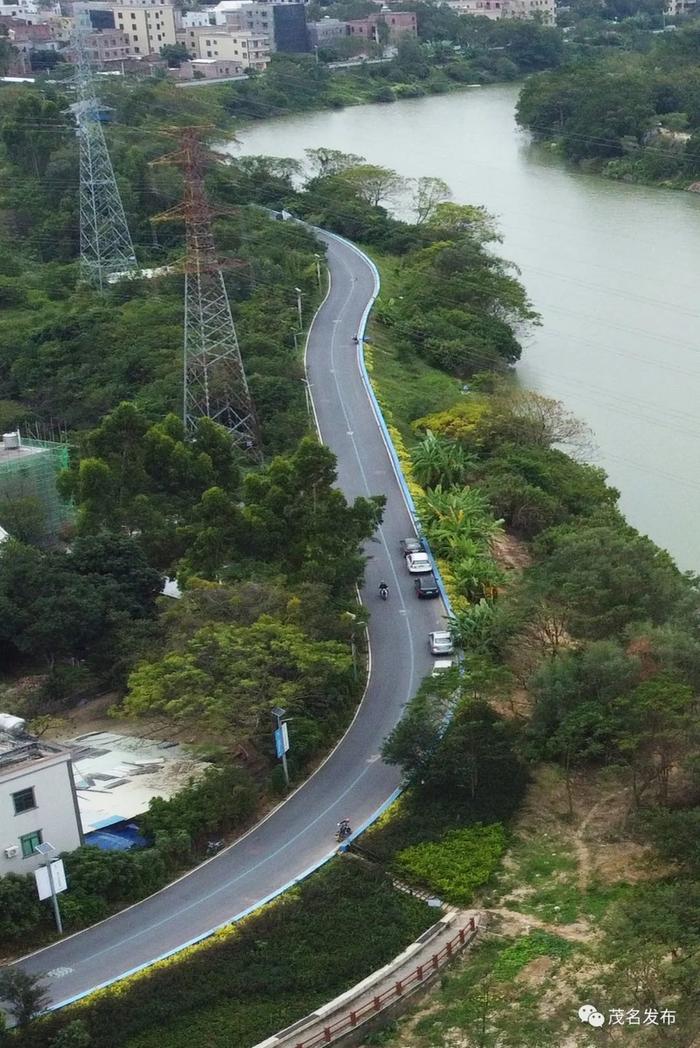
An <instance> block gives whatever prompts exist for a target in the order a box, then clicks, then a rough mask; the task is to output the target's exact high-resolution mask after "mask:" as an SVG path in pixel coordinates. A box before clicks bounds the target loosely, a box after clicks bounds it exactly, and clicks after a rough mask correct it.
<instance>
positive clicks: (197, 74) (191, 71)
mask: <svg viewBox="0 0 700 1048" xmlns="http://www.w3.org/2000/svg"><path fill="white" fill-rule="evenodd" d="M168 72H169V74H170V76H172V77H174V78H175V79H176V80H226V79H227V78H229V77H232V76H241V75H242V74H243V66H242V65H241V64H240V63H239V62H232V61H230V59H227V58H191V59H190V60H189V61H187V62H181V63H180V65H179V67H178V68H177V69H170V70H169V71H168ZM164 595H165V596H166V597H170V596H174V594H173V593H165V591H164Z"/></svg>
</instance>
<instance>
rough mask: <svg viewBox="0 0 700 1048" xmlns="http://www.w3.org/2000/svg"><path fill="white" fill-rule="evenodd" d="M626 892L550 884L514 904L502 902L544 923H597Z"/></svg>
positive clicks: (615, 887)
mask: <svg viewBox="0 0 700 1048" xmlns="http://www.w3.org/2000/svg"><path fill="white" fill-rule="evenodd" d="M629 890H630V889H629V885H627V884H615V885H612V886H607V887H602V886H600V887H599V886H593V887H590V888H586V889H584V890H581V889H579V888H578V887H577V886H576V885H575V884H553V885H548V886H547V887H545V888H541V889H539V890H538V891H535V892H533V893H532V894H531V895H528V896H526V897H525V898H523V899H519V900H518V901H517V902H512V903H509V902H508V901H507V900H506V902H505V905H506V906H507V907H508V909H512V910H517V911H519V912H520V913H531V914H532V915H533V916H534V917H539V918H540V920H543V921H546V922H547V924H573V923H574V922H575V921H578V920H581V919H582V918H583V919H586V918H592V919H593V921H598V920H600V918H601V917H602V916H603V915H604V914H605V912H606V911H607V909H608V907H609V906H610V905H611V903H613V902H616V901H617V900H618V899H620V898H623V897H624V895H626V894H627V893H628V891H629Z"/></svg>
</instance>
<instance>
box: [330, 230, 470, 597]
mask: <svg viewBox="0 0 700 1048" xmlns="http://www.w3.org/2000/svg"><path fill="white" fill-rule="evenodd" d="M322 232H323V233H324V235H325V236H328V237H331V238H332V239H333V240H338V241H339V242H340V243H341V244H345V245H346V247H349V248H351V249H352V250H353V251H355V253H356V254H358V255H359V256H360V257H361V258H363V259H364V261H365V262H366V263H367V265H368V266H369V268H370V269H371V271H372V274H373V276H374V292H373V294H372V298H371V299H370V300H369V302H368V303H367V305H366V306H365V310H364V313H363V314H362V318H361V320H360V327H359V329H358V332H357V339H358V345H357V359H358V362H359V365H360V373H361V375H362V382H363V384H364V387H365V391H366V392H367V396H368V397H369V400H370V403H371V404H372V409H373V411H374V414H375V417H376V419H377V423H378V425H379V429H380V430H381V434H382V438H383V440H384V443H385V445H386V449H387V451H388V452H389V458H390V459H391V465H392V467H393V470H394V473H395V475H396V479H397V481H398V483H399V487H400V488H401V492H402V494H403V497H404V501H405V503H406V505H407V506H408V511H409V513H410V514H411V517H412V518H413V525H414V528H415V530H416V534H420V537H421V540H422V541H423V543H424V544H425V546H426V547H427V550H428V553H429V554H430V559H431V561H432V564H433V574H434V575H435V581H436V582H437V584H438V588H439V590H440V596H441V597H442V602H443V604H444V605H445V609H446V610H447V614H448V615H454V612H453V611H452V605H451V603H450V598H449V596H448V594H447V590H446V589H445V584H444V582H443V580H442V576H441V574H440V569H439V568H438V566H437V563H436V560H435V556H434V554H433V551H432V549H431V548H430V543H429V542H428V540H427V538H426V537H425V536H424V535H423V534H422V533H421V531H420V527H419V522H420V517H419V516H418V510H417V509H416V504H415V502H414V501H413V495H412V494H411V492H410V491H409V488H408V484H407V483H406V478H405V477H404V475H403V470H402V469H401V463H400V461H399V456H398V454H397V452H396V448H395V447H394V442H393V441H392V439H391V434H390V433H389V429H388V427H387V424H386V421H385V419H384V415H383V414H382V409H381V406H380V404H379V401H378V400H377V395H376V393H375V392H374V388H373V386H372V380H371V378H370V377H369V372H368V371H367V364H366V362H365V354H364V338H365V333H366V331H367V321H368V320H369V315H370V313H371V312H372V309H373V307H374V303H375V302H376V301H377V298H378V296H379V292H380V289H381V278H380V276H379V270H378V269H377V267H376V265H375V263H374V262H373V261H372V259H371V258H370V257H369V255H366V254H365V252H364V251H363V250H362V249H361V248H359V247H358V246H357V244H353V242H352V241H351V240H346V239H345V237H341V236H339V235H338V234H337V233H329V232H328V230H325V229H324V230H322Z"/></svg>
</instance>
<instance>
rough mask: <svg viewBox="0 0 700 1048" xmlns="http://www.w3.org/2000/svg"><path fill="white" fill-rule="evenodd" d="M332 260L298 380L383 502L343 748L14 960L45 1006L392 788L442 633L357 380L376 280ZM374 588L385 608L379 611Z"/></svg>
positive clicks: (334, 252)
mask: <svg viewBox="0 0 700 1048" xmlns="http://www.w3.org/2000/svg"><path fill="white" fill-rule="evenodd" d="M322 238H323V239H324V241H325V243H326V245H327V248H328V265H329V270H330V273H331V288H330V292H329V295H328V297H327V299H326V301H325V303H324V304H323V306H322V307H321V309H320V310H319V312H318V314H317V316H316V319H315V321H314V323H313V325H312V327H311V331H310V334H309V340H308V350H307V368H308V379H309V383H310V387H311V393H312V397H313V404H314V408H315V412H316V419H317V423H318V426H319V429H320V432H321V436H322V439H323V440H324V442H325V443H326V444H328V445H329V446H330V447H331V448H332V449H333V451H334V452H335V454H336V455H337V457H338V476H339V483H340V487H341V488H342V490H343V491H344V493H345V494H346V495H347V496H348V498H350V499H353V498H355V497H356V496H358V495H372V494H378V493H384V494H386V496H387V505H386V512H385V517H384V524H383V527H382V529H381V532H380V533H379V534H378V536H377V537H375V538H374V539H373V540H372V541H371V542H369V543H368V545H367V554H368V556H369V560H368V564H367V572H366V583H365V588H364V591H363V599H364V600H365V601H366V603H367V606H368V607H369V610H370V612H371V613H372V618H371V622H370V626H369V635H370V646H371V671H370V678H369V684H368V688H367V692H366V695H365V698H364V700H363V702H362V704H361V706H360V709H359V711H358V714H357V716H356V718H355V720H354V721H353V723H352V725H351V727H350V728H349V730H348V732H347V733H346V735H345V736H344V738H343V740H342V742H341V743H340V744H339V746H338V747H337V748H336V749H335V750H334V751H333V753H332V754H331V755H330V757H329V758H328V759H327V760H326V762H325V763H324V764H323V765H322V766H321V767H320V769H319V770H318V771H317V772H316V773H315V774H314V775H312V777H311V778H310V779H309V780H308V781H307V782H306V783H305V784H304V785H303V786H302V787H301V788H300V789H298V790H297V791H296V792H295V793H294V794H292V796H290V797H289V799H288V800H287V801H286V802H285V803H284V804H283V805H281V806H280V807H279V808H277V809H276V810H275V811H274V812H273V813H272V814H271V815H270V816H268V817H267V818H266V819H265V820H264V821H263V822H261V823H260V824H259V825H258V826H256V827H255V828H254V829H253V830H251V832H250V833H248V834H247V835H246V836H245V837H243V838H242V839H241V840H239V841H238V842H237V843H236V844H234V845H232V846H231V847H230V848H228V849H226V850H225V851H223V852H221V853H220V854H219V855H217V856H216V857H215V858H213V859H211V860H210V861H209V862H207V863H205V864H204V865H202V866H200V867H198V868H197V869H196V870H194V871H193V872H192V873H190V874H188V875H187V876H185V877H183V878H182V879H180V880H179V881H176V882H175V883H174V884H172V885H170V886H169V887H167V888H165V889H163V890H162V891H161V892H159V893H158V894H156V895H153V896H151V897H150V898H148V899H145V900H144V901H143V902H141V903H138V904H137V905H135V906H132V907H131V908H130V909H127V910H125V911H123V912H122V913H120V914H117V915H116V916H115V917H112V918H110V919H109V920H107V921H104V922H103V923H102V924H98V925H96V926H94V927H92V928H88V929H86V930H85V931H83V932H79V933H78V934H76V935H73V936H71V937H70V938H68V939H65V940H64V941H63V942H59V943H57V944H56V945H54V946H50V947H47V948H46V949H45V950H41V951H39V952H38V953H35V954H33V955H31V956H30V957H28V958H25V959H24V960H23V961H21V962H20V963H21V966H22V967H23V968H24V969H26V970H28V971H32V972H43V973H47V982H48V984H49V993H50V996H51V1000H52V1002H53V1004H54V1006H57V1005H61V1004H65V1003H67V1002H68V1001H69V1000H71V999H74V998H75V997H78V996H82V995H84V994H86V993H87V992H89V991H90V990H92V989H95V988H96V987H98V986H101V985H104V984H106V983H109V982H112V981H114V980H115V979H118V978H119V977H120V976H122V975H124V974H126V973H127V972H130V971H133V970H135V969H137V968H139V967H142V966H145V965H146V964H148V963H149V962H152V961H153V960H155V959H157V958H159V957H161V956H163V955H165V954H167V953H171V952H174V951H176V950H177V949H178V948H180V947H182V946H183V945H185V944H186V943H188V942H191V941H193V940H196V939H198V938H201V937H203V936H204V935H205V934H206V933H207V932H209V931H211V930H212V929H214V928H216V927H217V926H219V925H221V924H224V923H226V922H228V921H230V920H232V919H234V918H236V917H240V916H242V915H243V914H244V913H245V912H246V911H248V910H249V909H251V908H255V907H256V906H257V905H258V904H259V903H260V902H262V901H263V900H266V899H268V898H269V897H271V896H272V895H274V894H276V893H277V892H278V891H279V890H280V889H281V888H282V887H283V886H286V885H288V884H289V883H290V881H293V880H294V879H296V878H299V877H301V876H302V875H303V874H304V873H305V872H306V871H308V870H309V869H310V868H311V867H314V866H316V865H318V864H319V863H321V862H322V861H323V860H324V859H325V858H327V857H328V856H329V854H331V853H332V852H333V851H334V850H335V841H334V832H335V827H336V823H337V822H338V821H339V819H341V818H342V817H344V816H347V817H349V818H350V819H351V821H352V825H353V827H355V828H356V827H359V826H361V825H362V824H363V823H364V822H365V821H366V820H368V819H370V818H371V816H372V815H373V814H374V813H375V812H376V810H377V809H378V808H379V807H380V806H381V805H382V804H383V803H384V802H385V801H386V800H387V799H388V798H389V797H390V796H391V794H392V793H393V791H394V790H395V789H396V787H397V786H398V782H399V776H398V773H397V770H396V769H395V768H390V767H388V766H386V765H385V764H383V762H382V761H381V759H380V756H379V750H380V747H381V743H382V740H383V739H384V738H385V736H386V735H387V734H388V732H389V731H390V730H391V728H392V727H393V726H394V725H395V724H396V722H397V721H398V720H399V718H400V716H401V712H402V710H403V707H404V705H405V704H406V702H407V701H408V699H409V698H410V697H411V696H412V695H413V694H414V692H415V691H416V688H417V687H418V684H419V683H420V681H421V679H422V677H423V676H424V675H425V674H426V673H427V672H428V670H429V668H430V665H431V657H430V654H429V651H428V645H427V634H428V632H429V631H430V630H432V629H435V628H437V627H439V626H440V625H441V623H442V622H443V621H444V620H443V616H444V608H443V606H442V603H441V602H440V601H436V600H433V601H419V600H418V599H417V598H416V596H415V594H414V592H413V586H412V580H411V578H410V576H409V575H408V573H407V571H406V569H405V567H404V565H403V563H402V558H401V556H400V553H399V540H400V539H401V538H403V537H404V536H406V535H412V534H413V524H412V521H411V517H410V514H409V512H408V510H407V508H406V505H405V503H404V501H403V498H402V495H401V490H400V488H399V485H398V483H397V480H396V477H395V475H394V472H393V469H392V466H391V462H390V459H389V455H388V452H387V449H386V447H385V445H384V442H383V440H382V436H381V432H380V429H379V426H378V424H377V420H376V418H375V416H374V412H373V409H372V406H371V404H370V401H369V399H368V396H367V392H366V390H365V388H364V385H363V381H362V376H361V373H360V369H359V365H358V360H357V350H356V347H355V346H354V345H353V342H352V336H353V335H354V334H355V333H356V332H357V330H358V328H359V325H360V323H361V318H362V315H363V312H364V311H365V308H366V306H367V305H368V303H369V302H370V301H371V299H372V296H373V293H374V276H373V273H372V270H371V268H370V266H369V265H368V263H367V261H366V260H365V259H364V257H363V256H362V255H360V254H359V253H358V252H356V251H355V250H354V249H353V248H352V247H351V246H350V245H349V244H346V243H344V242H341V241H337V240H335V239H333V238H331V237H325V236H323V237H322ZM381 577H384V578H385V579H386V581H387V582H388V584H389V588H390V594H389V601H388V602H387V603H386V604H384V603H382V602H381V601H380V600H379V596H378V592H377V591H378V585H379V582H380V579H381Z"/></svg>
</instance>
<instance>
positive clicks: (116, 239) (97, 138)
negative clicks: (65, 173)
mask: <svg viewBox="0 0 700 1048" xmlns="http://www.w3.org/2000/svg"><path fill="white" fill-rule="evenodd" d="M90 28H91V26H90V22H89V15H88V13H87V11H79V12H77V13H76V22H75V31H74V33H73V41H72V43H73V50H74V53H75V68H76V88H77V96H78V104H77V108H76V121H77V125H78V143H79V146H80V268H81V272H82V276H83V279H84V280H86V281H87V282H88V283H90V284H92V285H93V286H94V287H96V288H97V289H98V290H99V291H101V292H104V291H105V290H106V289H107V285H108V284H109V283H110V277H111V278H112V279H114V278H115V277H117V275H120V276H122V275H123V276H134V275H136V273H138V266H137V263H136V255H135V253H134V245H133V244H132V242H131V235H130V233H129V227H128V226H127V223H126V215H125V213H124V206H123V204H122V200H121V196H120V195H119V189H118V187H117V180H116V178H115V177H114V168H113V167H112V161H111V160H110V156H109V152H108V150H107V143H106V141H105V136H104V131H103V129H102V124H101V123H100V109H99V103H98V101H97V98H96V97H95V84H94V81H93V77H92V71H91V69H90V57H89V54H88V50H87V46H86V39H85V38H86V34H87V33H88V32H89V31H90Z"/></svg>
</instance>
